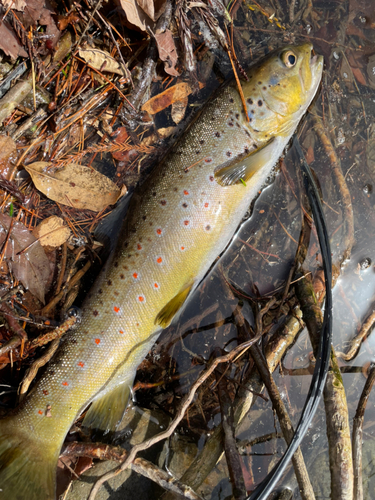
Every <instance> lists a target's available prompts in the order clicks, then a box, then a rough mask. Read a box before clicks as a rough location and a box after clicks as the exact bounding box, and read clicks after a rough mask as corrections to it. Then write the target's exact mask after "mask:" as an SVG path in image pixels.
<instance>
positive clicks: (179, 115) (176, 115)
mask: <svg viewBox="0 0 375 500" xmlns="http://www.w3.org/2000/svg"><path fill="white" fill-rule="evenodd" d="M188 102H189V98H188V97H184V98H183V99H180V100H179V101H175V102H173V103H172V111H171V116H172V120H173V121H174V122H175V124H176V125H178V124H179V123H180V121H181V120H182V119H183V117H184V116H185V112H186V108H187V105H188Z"/></svg>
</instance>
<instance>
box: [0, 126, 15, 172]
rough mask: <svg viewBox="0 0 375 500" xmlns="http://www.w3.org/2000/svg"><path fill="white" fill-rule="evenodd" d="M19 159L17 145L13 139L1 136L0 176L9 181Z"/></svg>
mask: <svg viewBox="0 0 375 500" xmlns="http://www.w3.org/2000/svg"><path fill="white" fill-rule="evenodd" d="M16 159H17V147H16V143H15V142H14V140H13V139H12V138H11V137H8V136H6V135H0V175H1V176H2V177H3V178H4V179H9V175H10V173H11V171H12V170H13V168H14V163H15V161H16Z"/></svg>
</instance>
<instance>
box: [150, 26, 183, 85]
mask: <svg viewBox="0 0 375 500" xmlns="http://www.w3.org/2000/svg"><path fill="white" fill-rule="evenodd" d="M155 40H156V44H157V46H158V51H159V57H160V59H161V60H162V61H164V71H165V72H166V73H168V75H172V76H180V73H179V72H178V71H177V70H176V68H175V66H176V64H177V59H178V57H177V50H176V45H175V43H174V40H173V36H172V32H171V31H170V30H168V29H167V30H165V31H164V33H158V34H156V35H155Z"/></svg>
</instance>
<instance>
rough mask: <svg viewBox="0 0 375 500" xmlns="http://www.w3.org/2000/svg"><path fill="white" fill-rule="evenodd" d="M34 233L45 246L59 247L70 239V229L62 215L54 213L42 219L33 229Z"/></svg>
mask: <svg viewBox="0 0 375 500" xmlns="http://www.w3.org/2000/svg"><path fill="white" fill-rule="evenodd" d="M33 235H34V236H35V238H36V239H37V240H38V241H39V243H40V244H41V245H42V246H43V247H46V246H50V247H59V246H61V245H62V244H63V243H65V242H66V241H67V240H68V239H69V237H70V229H69V228H68V227H67V226H66V225H65V224H64V221H63V219H61V217H57V216H56V215H52V216H51V217H48V218H47V219H44V220H42V222H41V223H40V224H39V225H38V226H37V227H36V228H35V229H34V230H33Z"/></svg>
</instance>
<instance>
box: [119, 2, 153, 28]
mask: <svg viewBox="0 0 375 500" xmlns="http://www.w3.org/2000/svg"><path fill="white" fill-rule="evenodd" d="M120 4H121V7H122V8H123V9H124V12H125V14H126V18H127V20H128V21H129V23H131V24H134V25H135V26H138V28H140V29H141V30H142V31H146V27H153V25H154V23H153V22H152V20H151V19H150V17H149V16H148V15H147V14H146V13H145V12H144V11H143V10H142V9H141V8H140V6H139V5H138V4H137V2H136V1H135V0H120Z"/></svg>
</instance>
